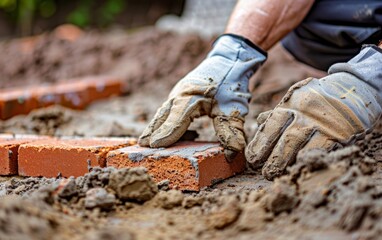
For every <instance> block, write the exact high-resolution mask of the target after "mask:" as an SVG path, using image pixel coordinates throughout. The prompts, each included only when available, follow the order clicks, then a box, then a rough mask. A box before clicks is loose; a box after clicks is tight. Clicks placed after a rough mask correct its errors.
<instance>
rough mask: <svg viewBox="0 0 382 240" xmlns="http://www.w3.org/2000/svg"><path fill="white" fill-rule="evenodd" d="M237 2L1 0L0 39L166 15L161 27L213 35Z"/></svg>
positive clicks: (134, 23)
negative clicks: (65, 27) (57, 29)
mask: <svg viewBox="0 0 382 240" xmlns="http://www.w3.org/2000/svg"><path fill="white" fill-rule="evenodd" d="M235 2H236V1H235V0H209V1H203V0H187V1H186V0H161V1H155V0H78V1H65V0H0V38H3V39H4V38H10V37H20V36H29V35H35V34H40V33H42V32H45V31H48V30H52V29H54V28H55V27H57V26H59V25H61V24H64V23H70V24H73V25H76V26H78V27H81V28H84V29H90V28H92V29H94V28H96V29H106V28H116V27H119V28H128V29H131V28H137V27H142V26H147V25H153V24H155V23H156V22H157V20H158V19H160V18H162V17H163V16H165V15H167V16H166V17H164V18H162V19H161V20H160V21H159V27H161V28H164V29H171V30H175V31H179V32H188V31H190V30H192V31H200V32H202V34H203V35H210V34H211V32H212V33H216V32H218V31H220V32H221V31H222V29H223V28H224V25H225V23H226V21H227V19H228V16H229V14H230V12H231V10H232V7H233V6H234V4H235ZM179 16H182V19H180V18H179ZM201 19H203V21H200V20H201ZM206 20H207V21H206ZM202 23H203V24H202Z"/></svg>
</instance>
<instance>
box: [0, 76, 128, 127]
mask: <svg viewBox="0 0 382 240" xmlns="http://www.w3.org/2000/svg"><path fill="white" fill-rule="evenodd" d="M124 87H125V85H124V81H123V80H121V79H119V78H114V77H107V76H104V77H87V78H81V79H75V80H74V79H73V80H69V81H65V82H60V83H56V84H54V85H46V86H35V87H30V86H29V87H27V88H17V89H5V90H2V91H0V119H3V120H4V119H8V118H11V117H13V116H16V115H20V114H28V113H29V112H31V111H32V110H33V109H36V108H41V107H47V106H50V105H54V104H59V105H62V106H65V107H69V108H73V109H84V108H85V107H86V106H88V105H89V104H90V103H92V102H93V101H96V100H99V99H104V98H107V97H111V96H117V95H121V94H123V92H124Z"/></svg>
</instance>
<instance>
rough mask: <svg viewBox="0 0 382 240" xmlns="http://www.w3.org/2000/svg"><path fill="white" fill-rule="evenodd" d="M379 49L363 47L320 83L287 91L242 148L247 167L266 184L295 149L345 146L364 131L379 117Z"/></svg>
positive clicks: (381, 79)
mask: <svg viewBox="0 0 382 240" xmlns="http://www.w3.org/2000/svg"><path fill="white" fill-rule="evenodd" d="M381 93H382V50H381V49H379V48H377V47H375V46H372V47H369V46H368V47H365V48H364V49H363V50H362V51H361V52H360V53H359V54H358V55H357V56H356V57H354V58H353V59H351V60H350V61H349V62H348V63H339V64H335V65H333V66H332V67H331V68H330V69H329V75H328V76H327V77H324V78H322V79H312V78H311V79H306V80H304V81H301V82H299V83H297V84H295V85H294V86H292V87H291V88H290V89H289V91H288V93H287V94H286V95H285V96H284V98H283V99H282V101H281V102H280V103H279V104H278V105H277V106H276V108H275V109H274V110H273V111H271V112H270V113H269V115H268V116H266V115H264V114H263V115H261V116H259V120H260V123H261V125H260V126H259V130H258V132H257V133H256V135H255V137H254V139H253V140H252V141H251V142H250V144H249V145H248V146H247V149H246V158H247V161H248V163H249V166H251V167H252V168H259V167H261V166H263V165H264V166H263V169H262V171H263V175H264V176H265V177H266V178H267V179H269V180H271V179H273V178H274V177H277V176H279V175H281V174H283V172H284V171H285V169H286V167H287V166H288V165H291V164H293V163H294V161H295V158H296V155H297V153H298V151H299V150H301V149H303V150H308V149H312V148H324V149H327V150H330V149H331V148H333V147H334V146H336V145H346V144H349V143H351V142H352V141H354V140H355V139H357V138H359V137H361V136H363V135H364V134H365V133H366V132H368V131H370V130H371V129H372V127H373V125H374V124H375V123H376V121H377V120H378V119H379V117H380V115H381V113H382V109H381V106H382V101H381V100H382V97H381V96H382V94H381Z"/></svg>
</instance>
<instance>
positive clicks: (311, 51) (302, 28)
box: [282, 0, 382, 71]
mask: <svg viewBox="0 0 382 240" xmlns="http://www.w3.org/2000/svg"><path fill="white" fill-rule="evenodd" d="M379 40H382V0H316V2H315V3H314V5H313V7H312V9H311V10H310V12H309V13H308V15H307V16H306V18H305V19H304V21H303V22H302V23H301V24H300V25H299V26H298V27H297V28H296V29H295V30H294V31H293V32H291V33H290V34H288V35H287V36H286V37H285V38H284V39H283V40H282V44H283V46H284V47H285V48H286V49H287V50H288V51H289V52H290V53H291V54H292V55H293V56H294V57H295V58H296V59H297V60H299V61H301V62H303V63H306V64H308V65H310V66H312V67H315V68H317V69H321V70H324V71H327V70H328V68H329V67H330V66H331V65H332V64H334V63H337V62H346V61H348V60H350V59H351V58H352V57H354V56H355V55H356V54H357V53H358V52H359V51H360V49H361V47H362V44H377V43H378V42H379Z"/></svg>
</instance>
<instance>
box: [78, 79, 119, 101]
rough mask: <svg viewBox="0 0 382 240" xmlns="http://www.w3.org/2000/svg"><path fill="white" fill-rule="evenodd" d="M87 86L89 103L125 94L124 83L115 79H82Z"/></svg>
mask: <svg viewBox="0 0 382 240" xmlns="http://www.w3.org/2000/svg"><path fill="white" fill-rule="evenodd" d="M84 81H87V82H88V84H89V98H90V99H91V101H95V100H99V99H104V98H108V97H111V96H119V95H122V94H123V93H124V92H125V90H124V89H125V88H126V86H125V82H124V81H123V80H121V79H120V78H115V77H93V78H88V79H84Z"/></svg>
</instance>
